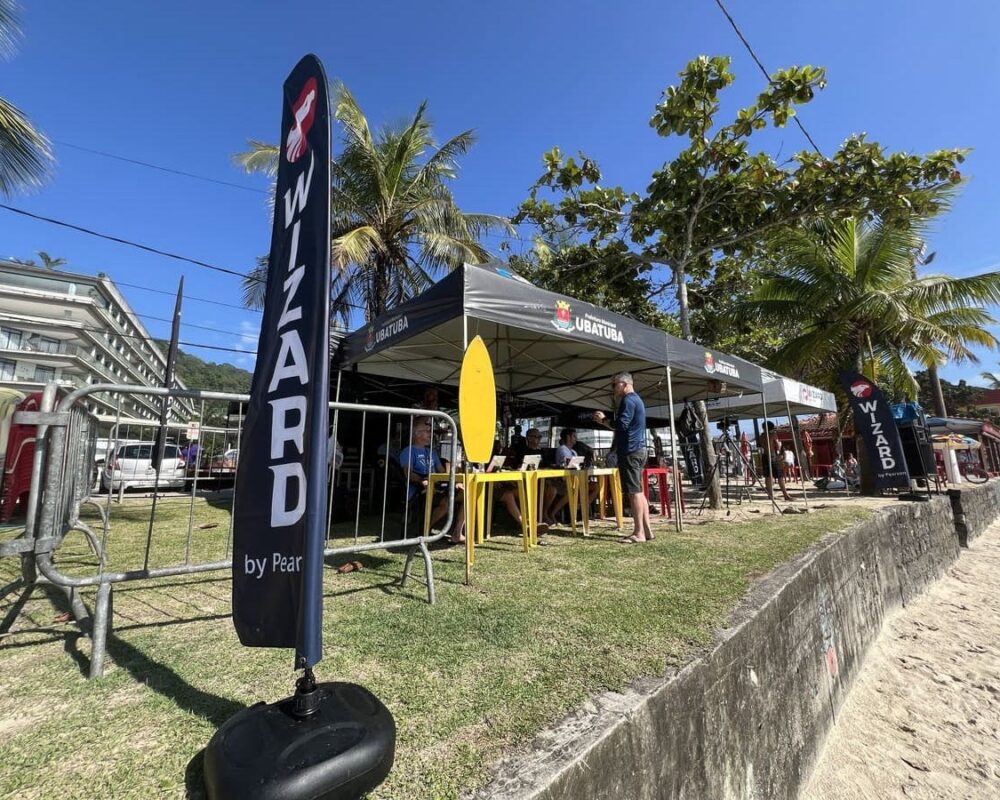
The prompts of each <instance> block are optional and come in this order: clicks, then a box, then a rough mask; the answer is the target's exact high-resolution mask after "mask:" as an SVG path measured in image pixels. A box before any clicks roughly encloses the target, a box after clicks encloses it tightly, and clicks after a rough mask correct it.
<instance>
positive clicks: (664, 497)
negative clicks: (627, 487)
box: [642, 467, 687, 519]
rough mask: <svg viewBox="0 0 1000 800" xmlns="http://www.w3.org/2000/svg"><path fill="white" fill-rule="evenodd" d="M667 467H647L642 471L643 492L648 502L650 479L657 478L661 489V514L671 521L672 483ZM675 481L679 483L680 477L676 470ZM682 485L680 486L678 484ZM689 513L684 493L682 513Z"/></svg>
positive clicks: (682, 495)
mask: <svg viewBox="0 0 1000 800" xmlns="http://www.w3.org/2000/svg"><path fill="white" fill-rule="evenodd" d="M669 471H670V470H669V469H668V468H667V467H646V468H645V469H643V471H642V492H643V494H644V495H645V496H646V500H647V501H648V500H649V479H650V477H656V479H657V480H658V482H659V489H660V513H661V514H665V515H666V517H667V519H670V516H671V513H670V481H669V480H668V479H667V474H668V473H669ZM674 480H676V481H679V480H680V475H679V474H678V470H676V469H675V470H674ZM678 485H680V484H678ZM684 511H687V508H685V506H684V493H683V492H681V512H684Z"/></svg>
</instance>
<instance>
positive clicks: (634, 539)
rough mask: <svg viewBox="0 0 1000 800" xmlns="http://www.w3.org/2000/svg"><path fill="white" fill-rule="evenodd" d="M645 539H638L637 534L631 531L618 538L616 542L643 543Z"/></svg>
mask: <svg viewBox="0 0 1000 800" xmlns="http://www.w3.org/2000/svg"><path fill="white" fill-rule="evenodd" d="M645 541H646V540H645V539H639V538H638V534H636V533H633V534H632V535H631V536H626V537H624V538H622V539H619V540H618V544H643V543H644V542H645Z"/></svg>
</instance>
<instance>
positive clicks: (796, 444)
mask: <svg viewBox="0 0 1000 800" xmlns="http://www.w3.org/2000/svg"><path fill="white" fill-rule="evenodd" d="M782 388H784V385H782ZM785 411H787V412H788V427H789V429H790V430H791V432H792V449H793V450H794V451H795V463H796V464H798V467H799V479H800V480H801V481H802V499H803V500H804V501H805V504H806V510H807V511H808V510H809V494H808V493H807V492H806V474H805V472H803V470H802V445H801V443H800V441H799V437H798V435H797V434H796V432H795V420H793V419H792V407H791V406H790V405H789V403H788V395H787V394H786V395H785ZM796 419H797V418H796Z"/></svg>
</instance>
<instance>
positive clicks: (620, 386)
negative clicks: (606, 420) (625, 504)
mask: <svg viewBox="0 0 1000 800" xmlns="http://www.w3.org/2000/svg"><path fill="white" fill-rule="evenodd" d="M612 380H613V384H612V387H613V389H614V393H615V402H617V403H618V412H617V413H616V414H615V451H616V454H617V456H618V472H619V473H620V475H621V481H622V491H623V492H625V493H626V494H627V495H628V496H629V497H628V499H629V505H630V506H631V509H632V523H633V525H634V530H633V531H632V535H631V536H626V537H625V538H624V539H621V540H620V541H621V542H622V544H639V543H640V542H648V541H651V540H652V538H653V530H652V528H650V525H649V501H648V500H647V499H646V493H645V492H643V490H642V471H643V469H644V468H645V466H646V459H647V450H646V406H645V405H643V402H642V398H641V397H639V395H638V394H636V391H635V388H634V387H633V386H632V376H631V375H630V374H629V373H627V372H619V373H618V374H617V375H615V377H614V378H613V379H612Z"/></svg>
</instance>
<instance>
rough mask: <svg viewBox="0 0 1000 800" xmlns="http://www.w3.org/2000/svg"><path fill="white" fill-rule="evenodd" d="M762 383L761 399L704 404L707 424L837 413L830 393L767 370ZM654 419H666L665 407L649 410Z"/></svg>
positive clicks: (746, 396)
mask: <svg viewBox="0 0 1000 800" xmlns="http://www.w3.org/2000/svg"><path fill="white" fill-rule="evenodd" d="M761 372H762V377H763V380H764V392H763V395H764V396H763V399H762V398H761V393H760V392H744V393H742V394H739V395H730V396H728V397H716V398H711V399H708V400H705V409H706V410H707V411H708V418H709V420H713V421H714V420H719V419H722V418H724V417H738V418H739V419H756V418H759V417H761V416H762V415H763V412H764V410H765V409H766V411H767V414H768V415H769V416H774V417H783V416H788V417H792V416H799V415H801V414H818V413H823V412H832V413H836V411H837V399H836V398H835V397H834V396H833V393H832V392H828V391H826V390H824V389H817V388H816V387H815V386H810V385H809V384H806V383H801V382H799V381H796V380H792V379H791V378H785V377H783V376H781V375H778V374H776V373H774V372H770V371H769V370H761ZM683 409H684V406H683V404H681V403H677V404H675V405H674V416H676V415H678V414H680V413H681V411H682V410H683ZM649 413H650V414H651V415H653V416H663V417H665V416H667V414H668V409H667V407H666V406H661V407H659V408H651V409H649Z"/></svg>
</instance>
